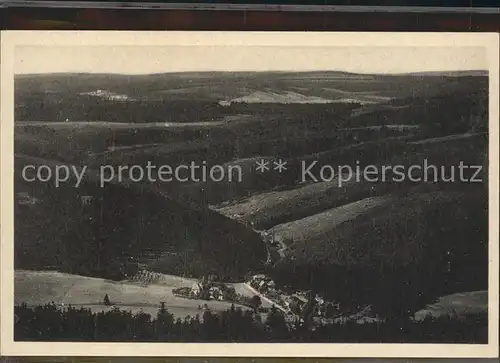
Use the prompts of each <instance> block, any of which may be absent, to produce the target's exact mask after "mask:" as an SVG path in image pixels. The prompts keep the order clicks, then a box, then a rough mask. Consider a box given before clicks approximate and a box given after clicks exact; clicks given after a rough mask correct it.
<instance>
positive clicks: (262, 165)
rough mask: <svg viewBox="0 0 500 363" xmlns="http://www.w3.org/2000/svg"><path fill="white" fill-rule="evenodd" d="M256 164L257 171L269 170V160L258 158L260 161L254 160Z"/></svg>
mask: <svg viewBox="0 0 500 363" xmlns="http://www.w3.org/2000/svg"><path fill="white" fill-rule="evenodd" d="M256 164H257V168H256V169H257V171H260V172H261V173H263V172H265V171H268V170H269V166H268V165H269V161H265V160H264V159H260V161H258V160H257V161H256Z"/></svg>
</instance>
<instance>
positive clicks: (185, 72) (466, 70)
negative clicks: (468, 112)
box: [14, 69, 489, 77]
mask: <svg viewBox="0 0 500 363" xmlns="http://www.w3.org/2000/svg"><path fill="white" fill-rule="evenodd" d="M206 73H239V74H252V73H341V74H351V75H362V76H405V75H420V74H450V73H455V74H456V73H484V74H488V73H489V70H488V69H463V70H456V69H452V70H446V69H445V70H433V71H420V72H419V71H416V72H398V73H382V72H380V73H374V72H370V73H363V72H351V71H344V70H321V69H320V70H300V71H292V70H284V71H279V70H270V71H268V70H263V71H220V70H217V71H210V70H203V71H175V72H154V73H121V72H120V73H118V72H78V71H67V72H50V73H49V72H46V73H18V74H14V76H16V77H23V76H24V77H29V76H51V75H52V76H54V75H94V76H99V75H102V76H105V75H114V76H156V75H167V74H206Z"/></svg>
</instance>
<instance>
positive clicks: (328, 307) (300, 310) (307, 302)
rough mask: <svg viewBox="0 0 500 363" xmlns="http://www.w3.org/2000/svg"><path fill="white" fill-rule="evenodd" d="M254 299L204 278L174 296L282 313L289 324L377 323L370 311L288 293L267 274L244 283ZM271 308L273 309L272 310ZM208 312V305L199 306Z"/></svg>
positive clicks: (258, 310) (304, 292)
mask: <svg viewBox="0 0 500 363" xmlns="http://www.w3.org/2000/svg"><path fill="white" fill-rule="evenodd" d="M244 285H245V286H246V288H247V289H248V290H249V291H250V292H253V293H254V295H253V296H249V295H243V294H240V293H237V292H236V289H235V288H234V286H232V284H227V283H222V282H218V281H216V279H215V276H212V275H211V276H208V277H203V278H202V279H200V280H198V281H196V282H195V283H194V284H193V286H191V287H181V288H178V289H174V290H173V292H174V294H175V295H176V296H178V297H183V298H186V299H195V300H206V301H208V300H217V301H229V302H232V303H234V304H238V305H242V306H246V307H248V308H250V309H252V310H253V311H254V312H255V313H260V314H267V313H269V312H270V310H271V309H273V310H275V311H278V312H280V313H281V314H282V315H283V317H284V318H285V321H286V322H287V323H289V324H296V323H307V324H310V323H311V324H313V325H322V324H329V323H342V322H347V321H355V322H357V323H365V322H375V321H378V320H379V319H378V317H376V316H372V314H371V309H370V307H361V306H357V307H355V308H354V310H353V309H352V307H344V308H343V309H341V306H340V304H339V303H334V302H331V301H327V300H326V299H324V298H323V297H321V296H320V295H318V294H313V293H312V292H311V291H295V292H285V291H282V290H281V289H279V288H278V287H276V284H275V282H274V281H273V280H272V279H271V278H270V277H268V276H266V275H264V274H258V275H253V276H251V277H250V278H249V279H248V281H246V282H244ZM270 307H271V308H270ZM199 308H200V309H201V310H207V309H208V307H207V305H206V304H204V305H200V306H199Z"/></svg>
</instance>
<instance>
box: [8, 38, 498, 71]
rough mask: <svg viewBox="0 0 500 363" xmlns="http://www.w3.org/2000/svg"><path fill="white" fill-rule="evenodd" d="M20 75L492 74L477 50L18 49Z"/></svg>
mask: <svg viewBox="0 0 500 363" xmlns="http://www.w3.org/2000/svg"><path fill="white" fill-rule="evenodd" d="M14 56H15V60H14V74H16V75H20V74H50V73H92V74H126V75H146V74H166V73H187V72H197V73H201V72H242V73H243V72H344V73H353V74H367V75H368V74H408V73H426V72H456V71H471V70H487V69H489V68H490V67H489V66H488V59H487V53H486V48H484V47H479V46H478V47H475V46H465V47H459V46H453V45H451V46H444V47H437V46H418V47H416V46H401V47H395V46H312V47H304V46H201V45H200V46H198V45H193V46H113V47H106V46H78V45H75V46H18V47H16V49H15V51H14Z"/></svg>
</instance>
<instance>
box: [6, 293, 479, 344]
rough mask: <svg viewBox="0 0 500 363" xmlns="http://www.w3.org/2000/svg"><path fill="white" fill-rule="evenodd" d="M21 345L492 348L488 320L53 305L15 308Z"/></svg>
mask: <svg viewBox="0 0 500 363" xmlns="http://www.w3.org/2000/svg"><path fill="white" fill-rule="evenodd" d="M15 316H16V321H15V328H14V333H15V340H16V341H122V342H134V341H136V342H158V341H163V342H299V343H300V342H331V343H332V342H333V343H464V344H473V343H475V344H479V343H482V344H485V343H487V339H488V333H487V327H488V317H487V315H486V314H476V315H471V316H468V317H466V318H465V317H462V318H453V317H450V316H448V315H447V316H443V317H438V318H434V317H430V316H429V317H427V318H425V319H424V320H421V321H415V320H411V319H400V320H386V321H384V322H377V323H364V324H358V323H356V322H345V323H332V324H324V325H315V326H314V327H313V326H311V325H310V324H309V325H305V324H303V323H301V322H300V321H296V322H294V323H293V322H292V323H290V322H287V321H286V320H285V317H284V316H283V314H282V313H281V312H280V311H279V310H278V309H276V308H275V307H273V308H272V309H271V310H270V312H269V313H268V314H267V316H265V317H263V316H262V314H255V313H254V312H253V311H250V310H242V309H240V308H235V307H234V306H231V308H230V309H227V310H226V311H222V312H219V313H215V312H211V311H209V310H207V311H204V312H203V313H202V315H201V316H200V315H196V316H195V317H189V316H188V317H186V318H184V319H180V318H177V319H176V318H175V317H174V315H173V314H171V313H170V312H168V310H167V309H166V308H165V306H164V305H163V306H161V307H160V308H159V309H158V312H157V314H156V316H155V317H152V316H151V315H150V314H146V313H144V312H139V313H132V312H130V311H124V310H120V309H119V308H116V307H115V308H113V309H111V310H110V311H106V312H92V311H91V310H89V309H85V308H75V307H71V306H70V307H68V308H64V309H60V308H59V307H57V306H56V305H55V304H54V303H51V304H47V305H44V306H36V307H28V306H27V305H26V304H22V305H19V306H16V307H15Z"/></svg>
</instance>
